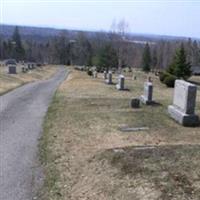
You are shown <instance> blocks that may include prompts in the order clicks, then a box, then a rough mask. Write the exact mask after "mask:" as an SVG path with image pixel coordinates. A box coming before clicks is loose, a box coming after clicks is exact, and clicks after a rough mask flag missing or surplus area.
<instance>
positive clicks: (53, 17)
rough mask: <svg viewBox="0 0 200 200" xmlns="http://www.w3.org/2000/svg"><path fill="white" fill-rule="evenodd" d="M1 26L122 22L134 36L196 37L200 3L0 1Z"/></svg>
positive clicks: (97, 26) (89, 26) (106, 26)
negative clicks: (148, 34) (123, 20)
mask: <svg viewBox="0 0 200 200" xmlns="http://www.w3.org/2000/svg"><path fill="white" fill-rule="evenodd" d="M0 2H1V4H0V6H1V16H0V20H1V23H3V24H18V25H29V26H45V27H55V28H73V29H79V30H80V29H81V30H110V27H111V24H112V22H113V20H114V19H115V20H120V19H122V18H123V19H125V20H126V21H127V22H128V23H129V29H130V31H131V32H134V33H151V34H164V35H175V36H186V37H198V38H200V0H191V1H183V0H179V1H178V0H174V1H172V0H160V1H157V0H154V1H151V0H149V1H148V0H146V1H144V0H140V1H139V0H138V1H136V0H135V1H134V0H124V1H123V0H121V1H120V0H118V1H117V0H107V1H106V0H93V1H92V0H54V1H53V0H21V1H20V0H0Z"/></svg>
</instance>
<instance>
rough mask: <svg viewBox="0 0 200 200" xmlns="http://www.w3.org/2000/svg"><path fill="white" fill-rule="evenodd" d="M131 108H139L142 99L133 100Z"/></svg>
mask: <svg viewBox="0 0 200 200" xmlns="http://www.w3.org/2000/svg"><path fill="white" fill-rule="evenodd" d="M130 106H131V108H139V107H140V99H138V98H133V99H131V102H130Z"/></svg>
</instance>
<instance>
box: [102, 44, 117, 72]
mask: <svg viewBox="0 0 200 200" xmlns="http://www.w3.org/2000/svg"><path fill="white" fill-rule="evenodd" d="M98 65H99V66H100V67H101V68H103V69H104V70H105V69H106V70H108V69H109V68H116V67H117V66H118V57H117V53H116V51H115V50H114V48H112V46H111V45H110V44H107V45H106V46H105V47H103V48H102V49H101V51H100V53H99V56H98Z"/></svg>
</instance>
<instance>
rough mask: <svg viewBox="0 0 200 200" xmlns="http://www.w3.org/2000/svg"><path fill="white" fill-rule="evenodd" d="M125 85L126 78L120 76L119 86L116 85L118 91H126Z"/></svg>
mask: <svg viewBox="0 0 200 200" xmlns="http://www.w3.org/2000/svg"><path fill="white" fill-rule="evenodd" d="M124 83H125V78H124V76H123V75H119V78H118V84H117V85H116V88H117V89H118V90H124Z"/></svg>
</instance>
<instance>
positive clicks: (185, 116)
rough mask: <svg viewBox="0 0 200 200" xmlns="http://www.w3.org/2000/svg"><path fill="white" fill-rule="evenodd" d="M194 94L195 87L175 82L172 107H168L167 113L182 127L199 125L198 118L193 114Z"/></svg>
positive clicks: (179, 81)
mask: <svg viewBox="0 0 200 200" xmlns="http://www.w3.org/2000/svg"><path fill="white" fill-rule="evenodd" d="M196 92H197V86H196V85H194V84H191V83H189V82H186V81H184V80H176V82H175V89H174V97H173V105H170V106H168V113H169V114H170V116H171V117H172V118H173V119H174V120H176V121H177V122H179V123H180V124H182V125H183V126H196V125H198V123H199V117H198V116H197V115H196V114H195V103H196Z"/></svg>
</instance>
